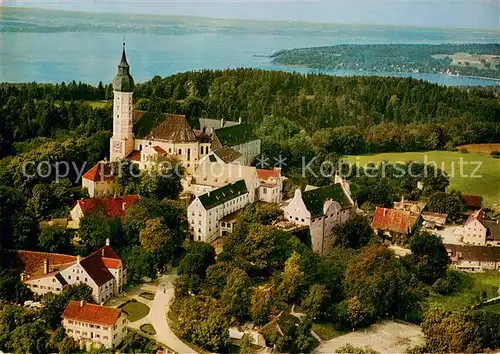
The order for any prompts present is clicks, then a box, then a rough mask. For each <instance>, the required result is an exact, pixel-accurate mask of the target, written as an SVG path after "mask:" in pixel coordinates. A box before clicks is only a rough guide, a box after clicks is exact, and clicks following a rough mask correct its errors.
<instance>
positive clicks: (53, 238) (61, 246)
mask: <svg viewBox="0 0 500 354" xmlns="http://www.w3.org/2000/svg"><path fill="white" fill-rule="evenodd" d="M69 244H70V240H69V233H68V232H67V231H66V229H61V228H59V227H56V226H49V227H46V228H44V229H42V232H41V233H40V236H39V237H38V245H39V246H40V247H41V248H43V249H44V250H47V251H49V252H55V253H64V252H65V251H67V250H68V248H69Z"/></svg>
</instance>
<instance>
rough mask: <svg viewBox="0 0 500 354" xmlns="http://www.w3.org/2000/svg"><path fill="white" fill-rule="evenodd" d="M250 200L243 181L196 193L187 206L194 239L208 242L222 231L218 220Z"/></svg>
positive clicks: (190, 228) (241, 207) (239, 208)
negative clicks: (199, 193)
mask: <svg viewBox="0 0 500 354" xmlns="http://www.w3.org/2000/svg"><path fill="white" fill-rule="evenodd" d="M249 202H250V200H249V193H248V190H247V186H246V184H245V181H244V180H242V179H240V180H238V181H236V182H234V183H230V184H227V185H225V186H223V187H220V188H217V189H214V190H211V191H209V192H207V193H204V194H201V195H198V196H197V197H196V198H195V199H194V200H193V201H192V202H191V204H190V205H189V207H188V223H189V230H190V232H191V234H192V235H193V237H194V240H195V241H202V242H207V243H210V242H212V241H214V240H215V239H216V238H217V237H219V236H221V234H222V233H223V232H222V231H221V224H220V221H221V220H222V219H223V218H224V217H225V216H227V215H229V214H231V213H234V212H236V211H238V210H241V209H243V208H244V207H245V205H247V204H248V203H249Z"/></svg>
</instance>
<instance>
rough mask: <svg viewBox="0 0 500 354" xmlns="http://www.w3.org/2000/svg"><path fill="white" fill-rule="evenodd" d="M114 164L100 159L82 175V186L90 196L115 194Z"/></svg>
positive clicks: (99, 196)
mask: <svg viewBox="0 0 500 354" xmlns="http://www.w3.org/2000/svg"><path fill="white" fill-rule="evenodd" d="M116 173H118V171H117V170H116V166H115V165H114V164H112V163H111V162H107V161H100V162H98V163H97V164H96V165H94V166H93V167H92V168H91V169H90V170H88V171H87V172H85V174H84V175H83V176H82V188H87V190H88V192H89V196H90V197H91V198H101V197H105V196H111V195H113V194H115V190H116V183H115V175H116Z"/></svg>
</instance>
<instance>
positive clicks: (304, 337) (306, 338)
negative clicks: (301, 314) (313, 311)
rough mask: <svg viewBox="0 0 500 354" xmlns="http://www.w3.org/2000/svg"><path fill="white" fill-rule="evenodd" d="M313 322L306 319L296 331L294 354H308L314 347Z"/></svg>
mask: <svg viewBox="0 0 500 354" xmlns="http://www.w3.org/2000/svg"><path fill="white" fill-rule="evenodd" d="M311 328H312V321H311V320H310V319H309V318H304V319H303V320H302V322H300V323H299V325H298V326H297V328H296V329H295V336H294V338H295V339H294V341H293V349H292V352H295V353H308V352H310V351H311V349H312V347H313V346H314V343H315V340H314V338H312V337H311Z"/></svg>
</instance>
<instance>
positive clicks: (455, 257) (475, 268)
mask: <svg viewBox="0 0 500 354" xmlns="http://www.w3.org/2000/svg"><path fill="white" fill-rule="evenodd" d="M445 248H446V251H447V252H448V257H450V260H451V264H452V266H453V267H454V268H456V269H458V270H461V271H464V272H484V271H487V270H500V248H499V247H488V246H469V245H452V244H447V245H445Z"/></svg>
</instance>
